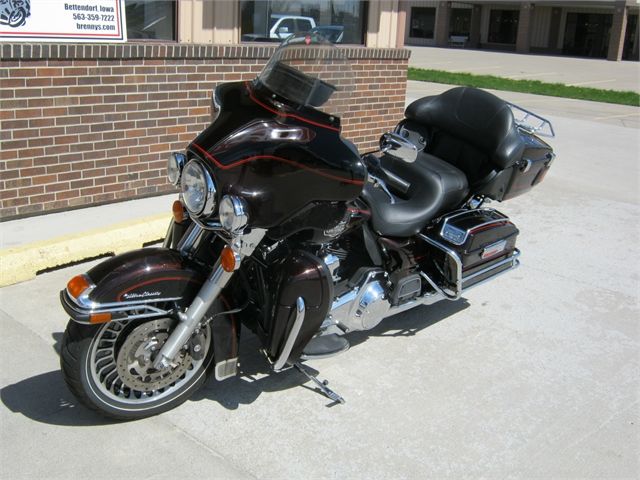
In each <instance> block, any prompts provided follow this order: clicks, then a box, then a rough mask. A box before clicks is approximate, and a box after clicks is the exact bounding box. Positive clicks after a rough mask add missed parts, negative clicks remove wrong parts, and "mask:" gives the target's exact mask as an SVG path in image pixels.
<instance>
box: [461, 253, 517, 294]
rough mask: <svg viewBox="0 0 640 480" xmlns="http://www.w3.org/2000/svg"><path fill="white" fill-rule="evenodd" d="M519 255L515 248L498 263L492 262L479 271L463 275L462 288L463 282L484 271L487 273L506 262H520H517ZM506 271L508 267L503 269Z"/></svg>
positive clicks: (482, 273)
mask: <svg viewBox="0 0 640 480" xmlns="http://www.w3.org/2000/svg"><path fill="white" fill-rule="evenodd" d="M519 256H520V250H518V249H517V248H516V249H515V250H514V251H513V253H512V254H511V255H510V256H508V257H507V258H504V259H502V260H500V261H499V262H498V263H494V264H493V265H491V266H489V267H487V268H483V269H482V270H479V271H477V272H475V273H472V274H471V275H469V276H467V277H463V278H462V285H463V288H464V282H468V281H469V280H473V279H474V278H476V277H479V276H480V275H484V274H485V273H488V272H490V271H491V270H495V269H497V268H500V267H501V266H503V265H506V264H507V263H511V264H512V265H513V264H516V263H520V262H518V257H519ZM508 271H509V269H507V270H505V272H508ZM501 273H502V272H501ZM489 278H493V277H489Z"/></svg>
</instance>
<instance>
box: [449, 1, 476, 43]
mask: <svg viewBox="0 0 640 480" xmlns="http://www.w3.org/2000/svg"><path fill="white" fill-rule="evenodd" d="M470 31H471V9H470V8H453V9H451V22H450V23H449V35H454V36H462V37H464V36H466V37H468V36H469V32H470Z"/></svg>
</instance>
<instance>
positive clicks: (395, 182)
mask: <svg viewBox="0 0 640 480" xmlns="http://www.w3.org/2000/svg"><path fill="white" fill-rule="evenodd" d="M382 170H383V171H384V174H385V176H386V177H387V178H386V179H385V180H386V182H387V183H388V184H389V185H391V186H392V187H393V188H394V190H397V191H399V192H400V193H407V192H408V191H409V187H411V184H410V183H409V182H407V181H406V180H405V179H404V178H400V177H399V176H397V175H396V174H395V173H393V172H390V171H389V170H387V169H386V168H383V169H382Z"/></svg>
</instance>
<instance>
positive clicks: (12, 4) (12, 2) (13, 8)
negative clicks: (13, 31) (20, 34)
mask: <svg viewBox="0 0 640 480" xmlns="http://www.w3.org/2000/svg"><path fill="white" fill-rule="evenodd" d="M29 16H31V2H30V0H3V1H0V25H9V26H10V27H12V28H17V27H21V26H22V25H24V24H25V23H26V21H27V18H28V17H29Z"/></svg>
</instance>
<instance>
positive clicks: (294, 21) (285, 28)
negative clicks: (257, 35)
mask: <svg viewBox="0 0 640 480" xmlns="http://www.w3.org/2000/svg"><path fill="white" fill-rule="evenodd" d="M270 25H271V28H269V38H274V39H278V40H284V39H285V38H287V37H288V36H289V35H291V34H292V33H294V32H308V31H310V30H312V29H313V28H315V27H316V21H315V20H314V19H313V17H301V16H295V15H278V14H272V15H271V22H270Z"/></svg>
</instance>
